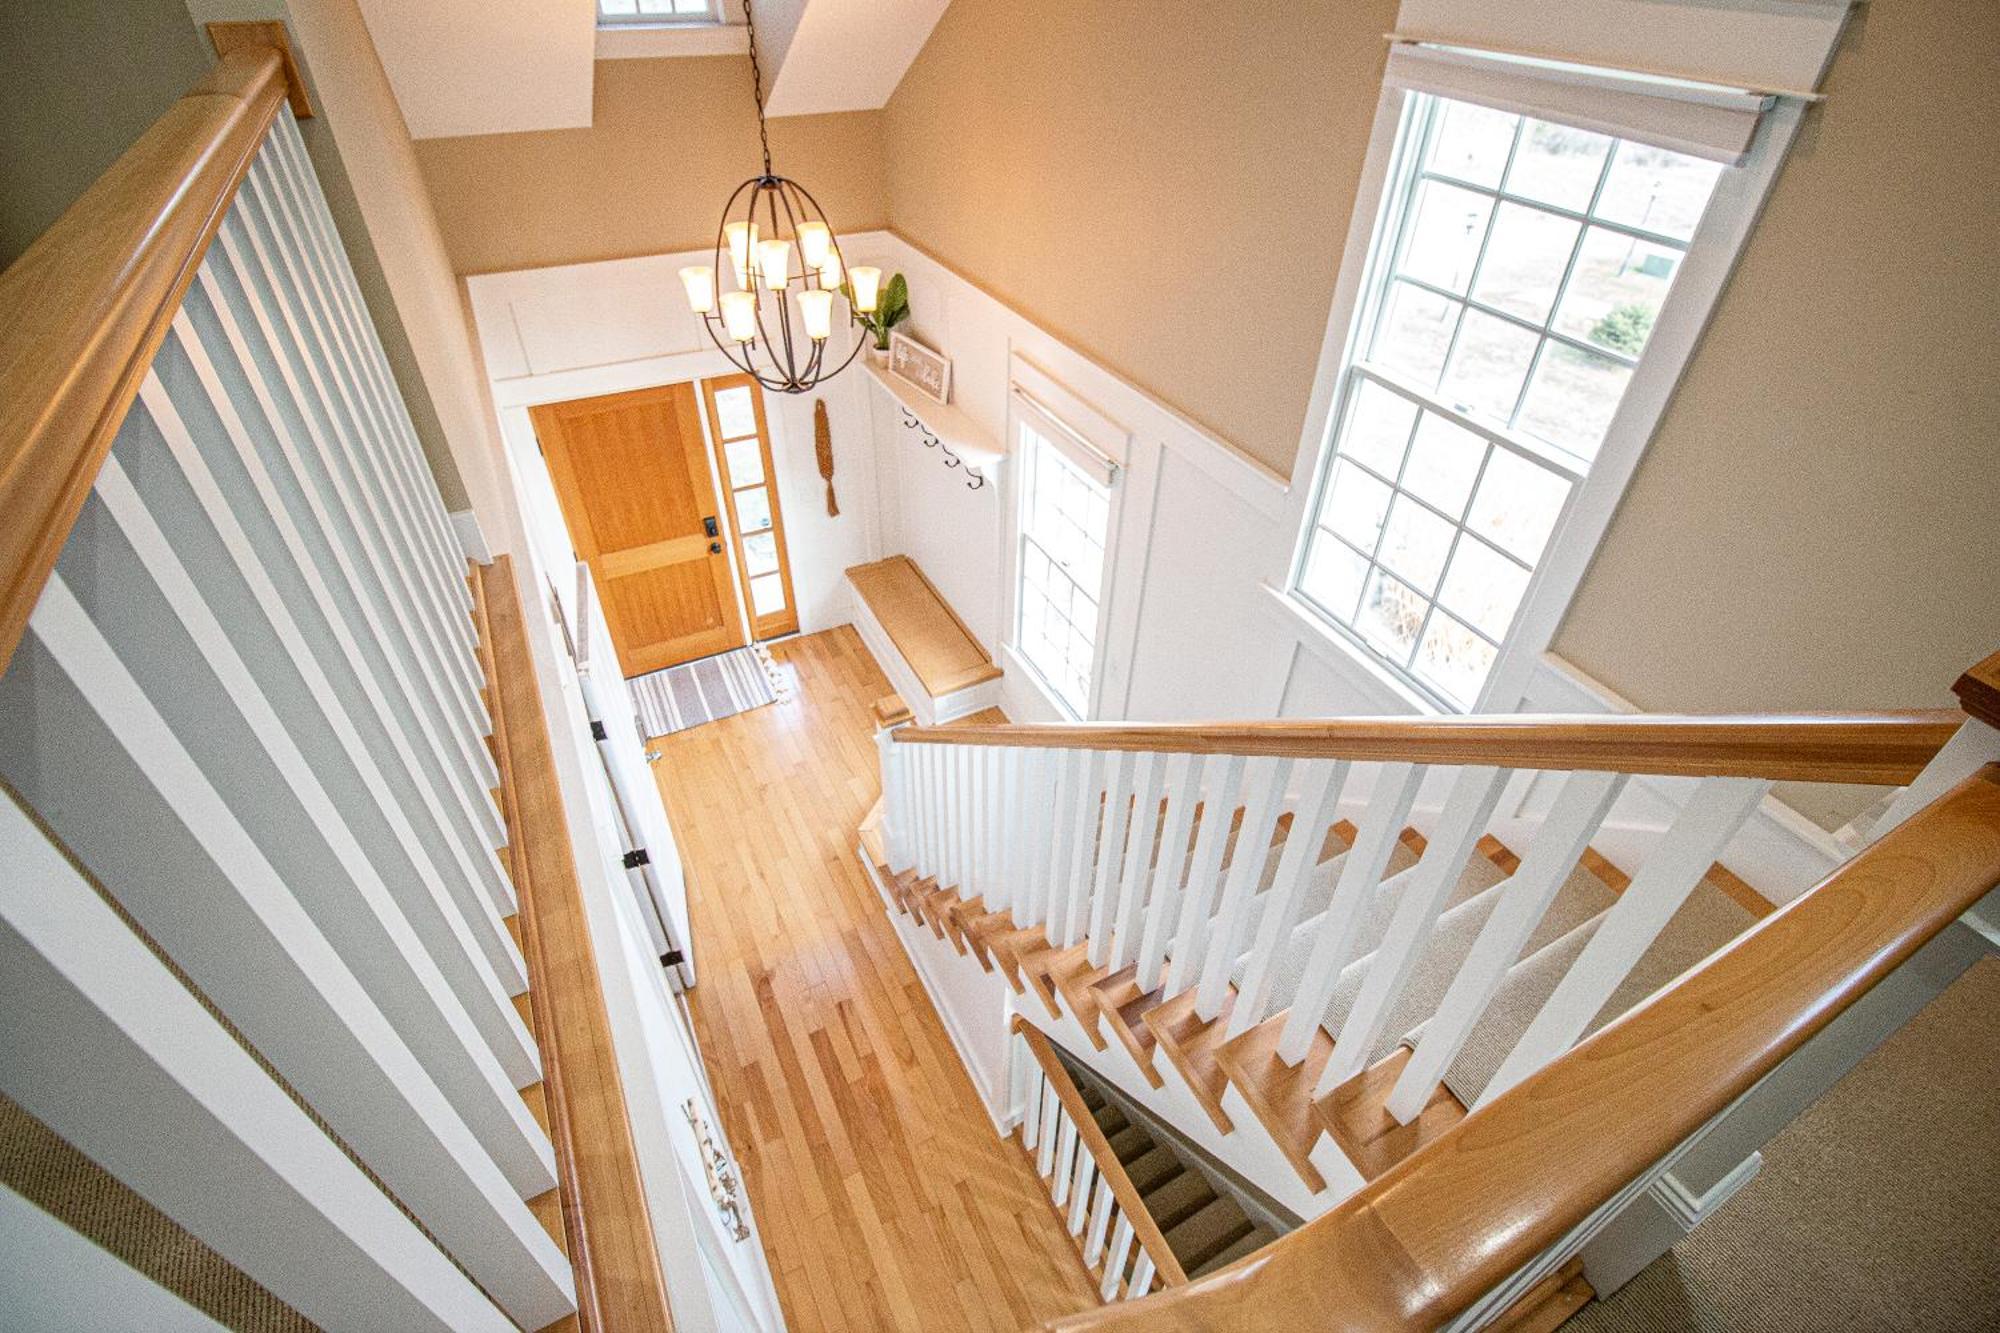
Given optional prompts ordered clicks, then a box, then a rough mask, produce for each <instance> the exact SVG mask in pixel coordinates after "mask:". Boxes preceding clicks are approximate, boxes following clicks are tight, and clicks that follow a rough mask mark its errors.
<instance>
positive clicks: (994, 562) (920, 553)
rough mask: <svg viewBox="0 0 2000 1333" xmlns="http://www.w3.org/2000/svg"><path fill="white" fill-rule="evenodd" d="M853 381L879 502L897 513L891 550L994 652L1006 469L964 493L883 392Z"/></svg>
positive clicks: (958, 473) (959, 471) (959, 474)
mask: <svg viewBox="0 0 2000 1333" xmlns="http://www.w3.org/2000/svg"><path fill="white" fill-rule="evenodd" d="M954 369H955V368H954ZM954 378H956V376H955V375H954ZM856 384H857V385H858V386H860V388H861V390H862V391H863V392H865V393H866V394H867V395H868V396H869V398H870V403H869V406H870V408H871V409H872V410H871V416H872V417H873V420H874V433H875V448H876V466H878V467H880V468H882V469H883V470H884V472H885V473H886V474H887V475H886V476H885V477H884V486H883V493H884V504H885V505H886V504H891V503H893V504H894V506H895V509H896V514H895V518H894V520H893V522H892V523H891V525H890V526H892V527H893V528H894V530H895V532H896V534H897V540H898V541H899V543H900V544H899V546H898V547H896V548H894V549H895V550H897V551H900V553H902V554H905V555H908V556H909V557H910V558H911V559H912V560H915V561H916V562H917V567H918V568H920V569H922V570H923V571H924V576H925V577H926V578H928V579H929V580H930V581H931V583H932V584H933V585H935V586H936V588H937V590H938V592H939V593H941V594H942V595H943V596H944V599H945V601H946V602H947V603H948V604H950V606H951V609H952V610H954V611H956V612H957V613H958V617H959V619H960V620H963V621H964V622H965V625H966V628H967V629H969V630H971V631H972V633H973V636H974V637H975V638H977V639H978V640H979V642H980V644H981V645H982V646H984V647H985V649H986V651H987V652H988V653H989V654H992V653H995V652H996V650H997V649H998V648H999V645H1000V638H1001V635H1000V628H1001V626H1000V614H1001V611H1000V608H1001V601H1002V590H1003V589H1002V581H1003V579H1004V577H1005V575H1004V572H1003V569H1004V566H1003V562H1002V560H1001V542H1002V532H1003V527H1002V525H1003V522H1004V517H1005V515H1006V514H1007V512H1008V511H1007V508H1006V506H1007V503H1008V501H1009V499H1010V498H1011V489H1010V488H1009V487H1008V486H1007V485H1006V484H1005V482H1006V475H1005V474H1006V472H1007V468H1006V467H1004V466H1003V467H1002V468H1000V469H997V471H998V472H999V474H1000V475H997V476H988V478H987V482H986V485H984V486H982V487H980V488H979V489H978V490H971V489H969V488H967V486H966V484H965V482H966V477H965V469H964V468H962V467H955V468H954V467H946V466H945V460H944V457H943V456H942V455H941V454H940V453H939V451H938V450H936V449H930V448H926V447H925V446H924V442H923V436H922V433H921V432H920V431H917V430H914V429H908V428H905V427H904V425H903V424H902V413H901V412H900V411H899V410H898V409H897V407H896V405H895V403H894V401H893V400H892V399H891V398H890V397H889V394H888V391H887V390H885V389H883V388H882V387H881V386H880V385H877V384H876V383H874V382H873V381H872V380H867V379H857V380H856ZM953 397H954V399H956V398H957V392H956V390H954V393H953Z"/></svg>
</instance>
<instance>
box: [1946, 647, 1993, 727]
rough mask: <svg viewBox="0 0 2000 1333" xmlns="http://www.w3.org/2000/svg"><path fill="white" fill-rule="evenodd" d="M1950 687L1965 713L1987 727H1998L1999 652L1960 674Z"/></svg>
mask: <svg viewBox="0 0 2000 1333" xmlns="http://www.w3.org/2000/svg"><path fill="white" fill-rule="evenodd" d="M1951 689H1952V693H1953V694H1956V695H1957V696H1958V702H1959V704H1960V706H1961V707H1963V708H1964V709H1965V711H1966V712H1967V713H1969V714H1971V715H1972V716H1973V717H1976V718H1978V719H1979V720H1980V721H1981V722H1984V723H1985V724H1986V725H1987V726H1989V727H2000V653H1995V654H1993V656H1991V657H1989V658H1987V659H1986V660H1985V661H1984V662H1981V663H1980V664H1979V665H1977V666H1975V667H1973V668H1972V669H1971V670H1969V671H1967V672H1966V673H1965V674H1964V675H1962V676H1960V677H1959V678H1958V683H1957V684H1955V685H1953V686H1952V687H1951Z"/></svg>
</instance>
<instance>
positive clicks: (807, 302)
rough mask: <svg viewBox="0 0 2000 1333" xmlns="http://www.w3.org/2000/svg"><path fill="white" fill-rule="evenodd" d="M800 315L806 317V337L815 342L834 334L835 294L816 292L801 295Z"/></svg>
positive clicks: (806, 292)
mask: <svg viewBox="0 0 2000 1333" xmlns="http://www.w3.org/2000/svg"><path fill="white" fill-rule="evenodd" d="M799 313H800V314H802V315H804V316H805V321H806V337H808V338H811V339H812V340H813V341H814V342H819V341H821V340H823V339H824V338H825V337H826V336H827V335H828V334H830V333H832V332H833V293H832V292H829V291H825V290H823V289H821V290H815V291H804V292H800V293H799Z"/></svg>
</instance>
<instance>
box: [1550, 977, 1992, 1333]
mask: <svg viewBox="0 0 2000 1333" xmlns="http://www.w3.org/2000/svg"><path fill="white" fill-rule="evenodd" d="M1996 1012H2000V960H1995V959H1988V960H1986V961H1984V962H1981V963H1979V964H1977V965H1975V966H1974V967H1973V968H1972V969H1971V970H1970V971H1968V972H1967V973H1966V974H1965V975H1964V976H1962V977H1960V978H1959V979H1958V981H1957V982H1956V983H1954V984H1953V985H1952V986H1951V987H1950V988H1949V989H1948V990H1946V991H1945V993H1944V994H1942V995H1940V996H1939V997H1938V998H1937V999H1936V1000H1935V1001H1933V1002H1932V1003H1931V1005H1930V1006H1929V1007H1928V1008H1927V1009H1925V1010H1924V1011H1923V1012H1922V1013H1921V1014H1919V1015H1917V1017H1916V1019H1915V1020H1914V1021H1912V1022H1911V1023H1910V1024H1909V1025H1908V1026H1907V1027H1905V1028H1904V1029H1903V1030H1902V1031H1901V1032H1898V1033H1896V1034H1895V1035H1894V1036H1893V1037H1891V1038H1890V1039H1889V1040H1888V1041H1886V1042H1884V1043H1883V1044H1882V1045H1881V1047H1880V1048H1878V1049H1877V1050H1876V1051H1875V1052H1874V1053H1873V1054H1872V1055H1870V1056H1869V1057H1868V1058H1867V1059H1865V1060H1863V1061H1862V1062H1861V1063H1860V1064H1859V1065H1857V1066H1855V1068H1854V1070H1853V1071H1852V1072H1851V1073H1849V1074H1848V1076H1847V1077H1846V1078H1844V1079H1842V1080H1841V1081H1840V1082H1839V1083H1838V1084H1837V1085H1835V1087H1834V1089H1833V1091H1832V1092H1831V1093H1829V1094H1828V1095H1827V1096H1826V1097H1825V1098H1824V1099H1822V1100H1821V1101H1820V1102H1819V1104H1818V1105H1816V1106H1814V1107H1812V1108H1811V1109H1810V1110H1808V1111H1807V1112H1806V1113H1805V1114H1804V1115H1802V1116H1800V1117H1799V1118H1798V1119H1797V1120H1795V1121H1793V1122H1792V1123H1791V1124H1790V1125H1789V1126H1787V1127H1786V1128H1785V1129H1784V1130H1783V1131H1782V1132H1781V1133H1779V1135H1778V1136H1777V1137H1776V1138H1774V1139H1772V1140H1771V1142H1770V1143H1769V1144H1767V1145H1766V1146H1765V1147H1764V1149H1763V1152H1764V1165H1763V1169H1762V1170H1761V1171H1759V1172H1758V1174H1757V1177H1756V1179H1754V1180H1752V1181H1751V1182H1750V1183H1749V1184H1748V1185H1747V1186H1745V1187H1744V1189H1743V1191H1742V1192H1741V1193H1740V1194H1738V1195H1737V1196H1736V1197H1735V1198H1733V1199H1731V1200H1730V1201H1729V1203H1728V1204H1727V1205H1725V1206H1724V1207H1723V1208H1722V1209H1721V1210H1720V1211H1719V1212H1717V1213H1716V1215H1715V1216H1714V1217H1712V1218H1710V1219H1709V1220H1708V1221H1707V1222H1704V1223H1703V1224H1702V1225H1701V1226H1699V1227H1697V1228H1696V1229H1695V1230H1694V1232H1693V1233H1692V1234H1690V1235H1689V1236H1688V1237H1687V1238H1686V1239H1685V1240H1683V1241H1682V1242H1681V1243H1680V1244H1679V1245H1676V1246H1675V1247H1674V1248H1673V1250H1671V1251H1670V1252H1669V1253H1667V1254H1666V1255H1664V1256H1662V1257H1661V1258H1660V1259H1658V1260H1657V1261H1655V1262H1654V1263H1653V1264H1652V1265H1651V1266H1650V1267H1648V1268H1647V1269H1646V1270H1645V1271H1644V1272H1642V1273H1640V1274H1639V1276H1638V1277H1636V1278H1634V1279H1633V1280H1632V1281H1631V1282H1630V1283H1628V1284H1626V1285H1625V1286H1624V1287H1623V1288H1621V1289H1620V1290H1618V1291H1616V1292H1614V1293H1612V1295H1611V1296H1610V1297H1609V1298H1607V1299H1605V1300H1602V1301H1597V1302H1593V1303H1592V1304H1590V1305H1587V1306H1585V1307H1584V1308H1583V1309H1582V1310H1580V1311H1578V1312H1577V1314H1576V1315H1575V1317H1574V1318H1572V1319H1571V1320H1570V1321H1569V1322H1568V1323H1566V1324H1564V1325H1563V1330H1564V1333H1613V1331H1614V1330H1615V1331H1616V1333H1720V1331H1722V1330H1727V1331H1728V1333H1737V1331H1738V1330H1752V1329H1755V1330H1760V1331H1761V1330H1774V1331H1776V1333H1791V1331H1792V1330H1798V1331H1799V1333H1805V1331H1806V1330H1823V1329H1866V1330H1873V1329H1898V1330H1901V1329H1911V1330H1921V1331H1922V1333H1931V1331H1932V1330H1936V1331H1938V1333H1944V1331H1945V1330H1951V1331H1953V1333H1955V1331H1956V1330H1961V1329H1968V1330H1969V1329H1992V1328H2000V1096H1996V1095H1995V1089H1996V1088H2000V1044H1996V1043H1995V1042H1994V1040H1993V1016H1994V1014H1995V1013H1996Z"/></svg>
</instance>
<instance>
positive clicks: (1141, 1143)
mask: <svg viewBox="0 0 2000 1333" xmlns="http://www.w3.org/2000/svg"><path fill="white" fill-rule="evenodd" d="M1109 1138H1110V1140H1111V1153H1112V1156H1114V1157H1116V1158H1117V1159H1118V1160H1119V1161H1121V1162H1126V1163H1130V1162H1136V1161H1138V1160H1139V1159H1140V1158H1141V1157H1144V1156H1145V1155H1146V1154H1147V1153H1149V1152H1151V1151H1152V1150H1153V1148H1154V1147H1155V1146H1156V1145H1155V1144H1154V1143H1153V1136H1152V1135H1150V1134H1148V1133H1147V1132H1146V1131H1145V1130H1144V1129H1142V1128H1140V1127H1139V1126H1138V1125H1126V1126H1125V1127H1124V1128H1123V1129H1120V1130H1119V1131H1118V1132H1117V1133H1116V1134H1112V1135H1110V1136H1109Z"/></svg>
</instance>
